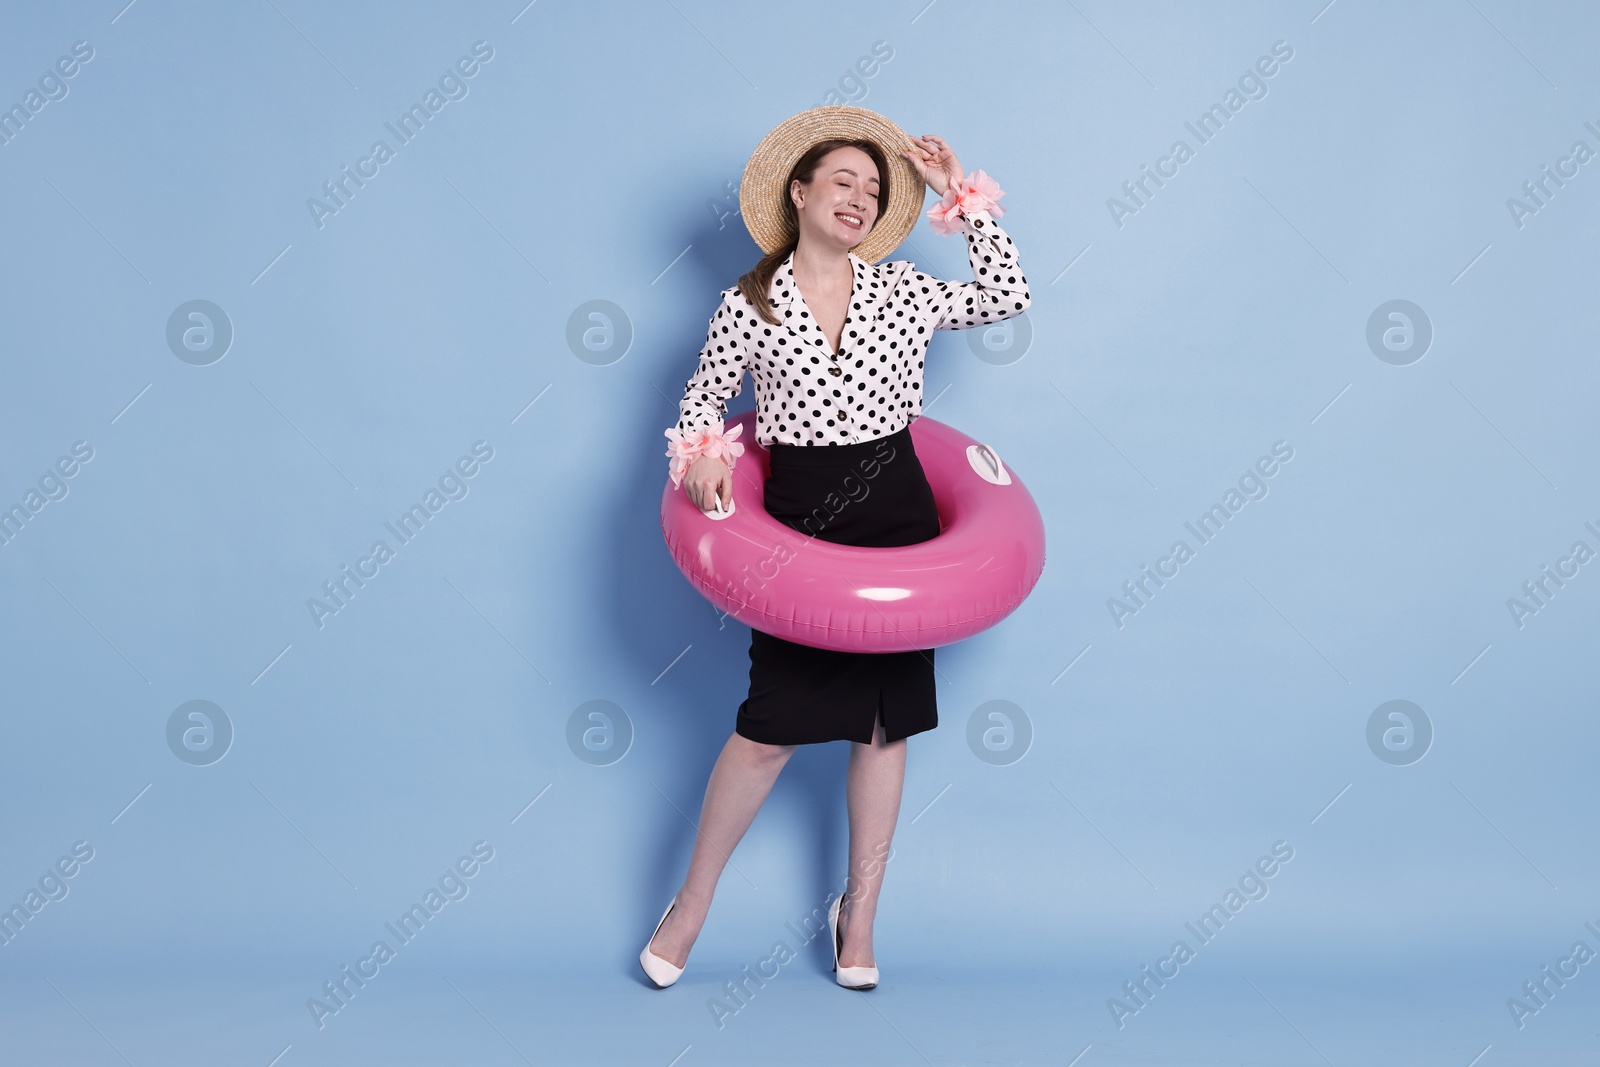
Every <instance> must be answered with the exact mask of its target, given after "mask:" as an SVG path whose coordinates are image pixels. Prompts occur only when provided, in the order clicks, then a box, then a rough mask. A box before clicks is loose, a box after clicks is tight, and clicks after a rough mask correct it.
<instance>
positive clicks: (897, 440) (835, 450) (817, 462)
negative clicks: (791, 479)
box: [767, 423, 911, 467]
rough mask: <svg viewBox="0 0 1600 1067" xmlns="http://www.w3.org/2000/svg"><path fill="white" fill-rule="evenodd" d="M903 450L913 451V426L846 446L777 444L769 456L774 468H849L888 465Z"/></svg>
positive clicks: (775, 442)
mask: <svg viewBox="0 0 1600 1067" xmlns="http://www.w3.org/2000/svg"><path fill="white" fill-rule="evenodd" d="M902 448H911V425H910V424H909V423H907V424H906V425H905V426H904V427H902V428H901V429H899V430H896V431H895V432H894V433H891V434H888V435H886V436H883V437H874V438H872V439H871V440H869V441H856V442H854V443H852V444H844V445H792V444H789V443H787V442H785V441H774V442H772V444H770V445H768V446H767V454H768V458H769V459H770V461H771V463H772V465H773V466H774V467H848V466H854V465H855V464H857V463H859V462H861V461H862V460H864V459H876V460H878V461H879V462H887V461H888V460H890V459H892V458H893V457H894V456H895V454H896V452H897V451H898V450H900V449H902Z"/></svg>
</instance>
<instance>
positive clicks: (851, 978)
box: [828, 896, 878, 990]
mask: <svg viewBox="0 0 1600 1067" xmlns="http://www.w3.org/2000/svg"><path fill="white" fill-rule="evenodd" d="M843 903H844V897H842V896H840V897H834V898H833V903H832V904H830V905H828V934H829V936H830V939H831V940H832V941H833V969H834V971H835V972H837V973H835V974H834V976H833V980H834V981H835V982H838V983H839V984H840V985H842V986H844V987H845V988H846V989H861V990H867V989H871V988H872V987H873V986H875V985H877V984H878V968H876V967H841V966H839V906H840V905H841V904H843Z"/></svg>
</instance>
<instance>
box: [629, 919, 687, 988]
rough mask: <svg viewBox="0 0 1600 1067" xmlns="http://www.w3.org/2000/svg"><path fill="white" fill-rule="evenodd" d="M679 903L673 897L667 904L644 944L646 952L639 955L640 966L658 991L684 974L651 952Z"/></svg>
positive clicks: (680, 968)
mask: <svg viewBox="0 0 1600 1067" xmlns="http://www.w3.org/2000/svg"><path fill="white" fill-rule="evenodd" d="M677 903H678V898H677V897H673V898H672V900H671V901H670V902H669V903H668V904H667V910H666V911H664V912H662V913H661V922H658V923H656V928H655V929H654V930H652V931H650V939H649V940H648V941H646V942H645V943H644V951H643V952H640V953H639V966H640V967H643V968H644V974H645V977H646V978H648V979H650V981H652V982H654V983H655V984H656V988H657V989H665V988H667V986H669V985H671V984H672V983H673V982H676V981H677V980H678V978H679V976H680V975H682V974H683V968H682V967H675V966H673V965H672V964H671V963H669V962H667V961H666V960H664V959H662V958H661V957H660V956H657V955H656V954H655V953H654V952H651V951H650V942H651V941H654V940H655V939H656V934H658V933H660V932H661V926H662V924H663V923H665V922H666V921H667V916H668V915H670V914H671V913H672V909H673V906H674V905H676V904H677Z"/></svg>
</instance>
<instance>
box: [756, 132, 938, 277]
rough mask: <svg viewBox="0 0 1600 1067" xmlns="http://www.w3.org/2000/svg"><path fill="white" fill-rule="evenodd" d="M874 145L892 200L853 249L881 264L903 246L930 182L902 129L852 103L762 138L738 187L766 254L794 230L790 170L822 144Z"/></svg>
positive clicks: (880, 210) (882, 209)
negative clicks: (787, 210)
mask: <svg viewBox="0 0 1600 1067" xmlns="http://www.w3.org/2000/svg"><path fill="white" fill-rule="evenodd" d="M835 137H837V138H842V139H844V140H852V141H853V140H862V141H872V142H873V143H875V144H876V145H877V146H878V148H879V149H880V150H881V151H882V152H883V157H884V162H885V163H886V164H887V165H888V167H889V173H888V175H886V177H887V178H888V180H889V201H888V203H886V204H879V205H878V220H877V222H875V223H874V224H873V226H872V230H871V231H870V232H869V233H868V234H867V236H866V237H865V238H864V239H862V241H861V243H860V244H858V245H856V246H855V248H853V249H851V251H853V252H854V253H855V254H856V255H858V256H860V257H861V258H862V259H864V260H866V261H867V262H868V263H876V262H878V261H879V260H880V259H882V258H883V257H884V256H886V255H888V254H889V253H890V252H893V251H894V250H895V249H896V248H898V247H899V245H900V242H901V241H904V240H905V239H906V235H907V234H909V233H910V232H911V228H912V227H913V226H915V225H916V223H917V216H918V215H920V214H921V213H922V202H923V199H924V196H925V192H924V190H925V183H924V182H923V180H922V175H920V174H918V173H917V169H916V168H915V167H913V166H912V165H911V161H910V160H908V159H907V158H906V157H905V156H903V155H901V154H900V153H901V152H903V151H905V150H906V149H908V148H911V147H912V143H911V138H910V137H908V136H907V135H906V132H905V131H904V130H902V129H901V128H900V127H899V126H896V125H895V124H894V123H893V122H891V121H890V120H888V119H886V118H884V117H883V116H882V115H880V114H878V113H877V112H876V111H868V110H867V109H866V108H864V107H853V106H851V105H849V104H825V105H823V106H822V107H814V108H811V109H810V110H809V111H802V112H800V114H798V115H794V116H792V117H790V118H787V119H784V120H783V121H782V122H780V123H778V125H777V126H776V127H774V128H773V130H772V132H771V133H769V134H767V135H766V136H765V137H764V138H762V139H761V143H760V144H758V145H757V146H756V150H755V151H754V152H752V153H751V154H750V161H749V162H748V163H746V164H745V167H744V177H743V178H742V179H741V180H740V182H739V212H740V214H741V215H743V216H744V224H745V228H746V229H748V230H749V231H750V236H751V237H753V238H755V242H756V244H757V245H759V246H760V247H761V251H763V252H771V251H772V250H773V249H776V248H781V247H783V246H784V245H785V244H787V243H788V242H789V241H790V240H791V239H792V238H793V237H794V231H793V229H791V227H790V226H789V223H788V222H787V220H786V219H785V217H784V204H785V202H787V201H788V199H789V190H788V189H787V188H786V187H785V184H784V183H785V179H787V178H788V177H789V171H790V169H791V168H792V167H793V166H794V165H795V163H796V162H797V161H798V160H799V159H800V157H801V156H803V155H805V153H806V150H807V149H808V148H810V147H811V146H812V145H814V144H816V143H817V142H818V141H823V140H827V139H829V138H835Z"/></svg>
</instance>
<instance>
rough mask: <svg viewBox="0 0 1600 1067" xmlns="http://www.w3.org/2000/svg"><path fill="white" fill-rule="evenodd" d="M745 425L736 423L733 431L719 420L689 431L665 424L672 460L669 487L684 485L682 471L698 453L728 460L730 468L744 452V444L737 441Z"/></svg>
mask: <svg viewBox="0 0 1600 1067" xmlns="http://www.w3.org/2000/svg"><path fill="white" fill-rule="evenodd" d="M743 432H744V426H743V425H742V424H741V425H738V426H735V427H734V428H733V429H732V430H724V428H723V423H722V420H721V419H718V420H717V421H716V422H714V423H711V424H710V425H709V426H701V427H698V428H696V429H691V430H688V431H684V430H680V429H678V428H677V427H676V426H671V427H668V428H667V429H666V430H665V431H664V433H665V434H666V437H667V441H668V444H667V453H666V454H667V456H668V457H669V458H670V459H671V460H672V463H671V466H670V469H669V474H670V475H671V477H672V487H673V488H674V489H676V488H678V487H679V486H681V485H682V484H683V475H684V472H685V471H687V470H688V469H689V465H690V464H691V463H693V462H694V461H695V460H697V459H699V458H700V457H701V456H710V457H712V458H713V459H720V460H722V461H723V462H725V463H727V465H728V468H729V469H730V470H731V469H733V466H734V464H735V462H737V460H738V458H739V457H740V456H742V455H744V445H743V444H741V443H740V442H739V441H738V437H739V435H740V434H742V433H743Z"/></svg>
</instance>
